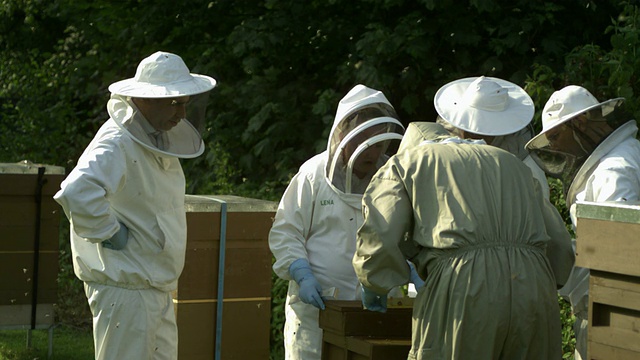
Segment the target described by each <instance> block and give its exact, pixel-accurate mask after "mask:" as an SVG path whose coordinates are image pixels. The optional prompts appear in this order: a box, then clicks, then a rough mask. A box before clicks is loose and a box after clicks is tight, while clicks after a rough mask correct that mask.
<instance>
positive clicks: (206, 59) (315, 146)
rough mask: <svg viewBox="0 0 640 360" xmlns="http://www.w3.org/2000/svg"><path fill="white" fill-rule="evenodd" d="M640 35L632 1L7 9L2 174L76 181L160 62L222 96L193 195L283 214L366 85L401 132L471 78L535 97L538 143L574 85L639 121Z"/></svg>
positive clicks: (2, 21) (5, 2) (196, 3)
mask: <svg viewBox="0 0 640 360" xmlns="http://www.w3.org/2000/svg"><path fill="white" fill-rule="evenodd" d="M639 24H640V17H639V13H638V5H637V1H616V0H604V1H598V2H596V1H590V0H566V1H552V2H550V1H546V2H545V1H530V0H512V1H509V2H505V1H498V0H462V1H458V0H456V1H454V0H442V1H436V0H417V1H416V0H413V1H409V0H362V1H346V0H308V1H296V0H280V1H276V0H253V1H228V0H217V1H211V0H207V1H203V0H191V1H185V2H175V1H169V0H154V1H150V0H118V1H74V0H48V1H45V0H0V162H17V161H21V160H23V159H28V160H31V161H33V162H37V163H44V164H51V165H59V166H65V167H66V168H67V169H68V170H70V169H71V168H72V167H73V166H74V165H75V162H76V161H77V159H78V157H79V156H80V154H81V152H82V151H83V149H84V148H85V147H86V145H87V144H88V143H89V141H90V140H91V138H92V137H93V135H94V133H95V132H96V130H97V129H98V127H99V126H100V125H101V124H102V123H103V122H104V121H105V120H106V119H107V113H106V109H105V105H106V102H107V100H108V98H109V92H108V90H107V87H108V86H109V84H111V83H113V82H115V81H118V80H121V79H123V78H128V77H131V76H133V75H134V73H135V67H136V65H137V63H138V62H139V61H140V60H141V59H142V58H144V57H146V56H148V55H149V54H151V53H153V52H155V51H158V50H163V51H170V52H174V53H177V54H179V55H180V56H181V57H182V58H183V59H184V60H185V62H186V63H187V65H188V66H189V67H190V69H191V70H192V72H195V73H203V74H207V75H210V76H213V77H214V78H216V79H217V81H218V86H217V87H216V88H215V89H214V90H213V92H212V93H211V96H210V104H209V108H208V111H207V124H206V128H205V130H204V133H203V137H204V139H205V143H206V146H207V150H206V151H205V154H204V155H203V156H200V157H198V158H196V159H191V160H185V161H184V162H183V165H184V169H185V173H186V176H187V181H188V186H189V188H188V192H189V193H199V194H236V195H244V196H251V197H257V198H264V199H271V200H277V199H279V197H280V195H281V194H282V192H283V190H284V187H285V186H286V185H287V183H288V181H289V179H290V177H291V176H292V174H293V173H294V172H295V171H296V170H297V168H298V166H299V165H300V164H301V163H302V162H303V161H305V160H306V159H307V158H309V157H311V156H312V155H314V154H315V153H318V152H320V151H323V150H324V149H325V148H326V140H327V136H328V131H329V129H330V126H331V123H332V122H333V117H334V113H335V110H336V107H337V102H338V101H339V99H340V98H341V97H342V96H343V95H344V94H345V93H346V92H347V91H348V90H349V89H350V88H351V87H353V86H354V85H356V84H358V83H362V84H365V85H368V86H370V87H373V88H376V89H379V90H382V91H383V92H384V93H385V94H386V95H387V97H388V98H389V99H390V101H391V102H392V104H394V106H395V107H396V109H397V111H398V113H399V115H400V117H401V120H402V121H403V123H405V124H408V123H409V122H411V121H425V120H426V121H431V120H433V119H435V115H436V114H435V110H434V108H433V95H434V94H435V92H436V91H437V90H438V88H439V87H440V86H442V85H444V84H445V83H447V82H449V81H451V80H454V79H457V78H461V77H469V76H478V75H487V76H495V77H500V78H503V79H507V80H510V81H513V82H515V83H518V84H520V85H523V86H525V85H526V87H525V89H526V90H527V91H528V92H529V94H530V95H531V96H532V97H533V99H534V102H535V104H536V108H537V109H538V110H537V115H536V117H535V125H536V126H537V128H538V129H539V127H540V125H539V122H540V120H539V111H540V109H541V108H542V107H543V105H544V103H545V102H546V100H547V99H548V98H549V96H550V95H551V93H552V92H553V91H554V90H556V89H559V88H561V87H563V86H565V85H568V84H579V85H583V86H585V87H586V88H588V89H589V90H590V91H591V92H593V94H594V95H596V97H598V98H599V99H601V100H605V99H607V98H611V97H617V96H623V97H626V98H627V107H628V109H629V110H630V111H631V112H632V113H633V114H634V115H635V118H638V115H640V104H639V103H638V102H637V101H635V99H634V97H635V94H637V93H638V92H639V91H640V89H639V84H638V71H640V70H638V69H640V67H639V65H640V64H638V62H639V61H640V60H638V56H637V55H638V51H639V48H638V46H639V43H640V36H639V31H638V25H639ZM552 189H553V190H554V194H552V200H553V201H554V203H555V204H556V206H557V207H558V209H559V210H560V211H561V213H563V215H564V216H565V218H566V217H567V214H566V209H565V208H564V199H563V198H562V194H561V191H560V190H559V185H558V183H557V182H552ZM273 289H274V294H273V297H274V299H280V300H282V292H284V291H286V286H285V284H284V283H282V282H281V281H280V282H279V281H278V280H275V286H274V287H273ZM277 308H278V309H280V307H277ZM274 309H275V308H274ZM274 311H275V310H274ZM278 315H279V316H277V318H278V319H279V320H278V321H283V320H282V319H283V317H282V316H281V315H282V314H278ZM276 333H277V332H276ZM276 340H277V342H278V344H280V343H281V339H276ZM569 340H570V339H569ZM569 340H567V341H569ZM280 345H281V344H280ZM569 348H571V346H569ZM278 351H281V349H276V352H278Z"/></svg>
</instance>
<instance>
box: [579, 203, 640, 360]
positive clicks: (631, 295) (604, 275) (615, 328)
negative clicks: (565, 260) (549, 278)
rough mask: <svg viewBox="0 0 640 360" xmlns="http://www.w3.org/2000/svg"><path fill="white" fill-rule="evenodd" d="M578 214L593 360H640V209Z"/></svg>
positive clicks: (600, 206)
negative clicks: (586, 269)
mask: <svg viewBox="0 0 640 360" xmlns="http://www.w3.org/2000/svg"><path fill="white" fill-rule="evenodd" d="M576 210H577V211H576V215H577V219H578V220H577V224H576V229H577V237H576V241H577V245H576V246H577V250H576V266H580V267H584V268H589V269H590V273H591V277H590V280H589V339H588V345H587V346H588V350H587V352H588V355H589V359H616V360H626V359H640V331H639V330H638V329H640V261H638V259H639V258H640V205H630V204H625V203H578V205H577V209H576Z"/></svg>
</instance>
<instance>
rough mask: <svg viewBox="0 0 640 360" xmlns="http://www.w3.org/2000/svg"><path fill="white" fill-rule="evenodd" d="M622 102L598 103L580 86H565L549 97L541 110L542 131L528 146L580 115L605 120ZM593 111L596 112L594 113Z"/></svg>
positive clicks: (611, 100)
mask: <svg viewBox="0 0 640 360" xmlns="http://www.w3.org/2000/svg"><path fill="white" fill-rule="evenodd" d="M623 102H624V98H615V99H610V100H607V101H603V102H599V101H598V99H596V97H595V96H593V95H592V94H591V93H590V92H589V90H587V89H585V88H583V87H582V86H576V85H569V86H566V87H564V88H562V89H560V90H558V91H556V92H554V93H553V94H552V95H551V97H549V100H548V101H547V103H546V104H545V105H544V109H543V110H542V131H541V132H540V134H538V135H536V136H535V137H534V138H533V139H531V141H530V142H529V144H531V145H532V146H535V144H537V143H539V142H540V140H541V138H543V137H545V133H546V132H547V131H549V130H551V129H553V128H555V127H557V126H558V125H561V124H564V123H566V122H567V121H569V120H571V119H573V118H575V117H576V116H578V115H580V114H586V115H596V116H588V117H589V120H592V119H596V118H597V119H600V120H602V119H606V118H607V116H608V115H609V114H611V113H612V112H613V111H614V110H616V109H617V108H618V107H619V106H620V105H622V103H623ZM594 110H596V111H595V112H594ZM529 144H527V147H530V145H529ZM543 145H544V144H543Z"/></svg>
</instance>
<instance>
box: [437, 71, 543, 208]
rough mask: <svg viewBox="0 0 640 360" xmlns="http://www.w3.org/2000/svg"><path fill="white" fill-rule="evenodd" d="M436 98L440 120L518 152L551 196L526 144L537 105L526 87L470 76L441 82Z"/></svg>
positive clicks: (454, 131) (467, 136) (452, 130)
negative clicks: (442, 84)
mask: <svg viewBox="0 0 640 360" xmlns="http://www.w3.org/2000/svg"><path fill="white" fill-rule="evenodd" d="M433 102H434V105H435V108H436V111H437V112H438V119H437V120H436V122H437V123H439V124H441V125H442V126H444V128H445V129H447V130H448V131H449V132H450V133H451V134H452V135H454V136H458V137H460V138H463V139H482V140H484V141H485V142H486V143H487V144H489V145H492V146H495V147H498V148H500V149H502V150H506V151H508V152H510V153H512V154H513V155H515V156H516V157H517V158H518V159H520V160H522V162H524V163H525V165H527V167H529V169H530V170H531V173H532V175H533V177H534V178H535V179H536V180H538V183H539V184H540V187H541V189H542V193H543V194H544V196H545V198H547V199H548V198H549V184H548V183H547V176H546V175H545V173H544V171H542V169H540V167H539V166H538V165H537V164H536V162H535V161H534V160H533V159H532V158H531V156H530V155H529V152H528V151H527V150H526V149H525V147H524V145H525V144H526V143H527V141H529V140H530V139H531V138H532V137H533V135H534V133H533V128H532V127H531V125H530V123H531V120H533V114H534V110H535V108H534V105H533V100H531V97H530V96H529V94H527V92H526V91H524V89H523V88H521V87H520V86H518V85H516V84H514V83H512V82H509V81H506V80H502V79H499V78H495V77H487V76H479V77H469V78H463V79H459V80H455V81H452V82H450V83H448V84H446V85H444V86H442V87H441V88H440V89H439V90H438V92H437V93H436V95H435V97H434V98H433Z"/></svg>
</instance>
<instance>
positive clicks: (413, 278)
mask: <svg viewBox="0 0 640 360" xmlns="http://www.w3.org/2000/svg"><path fill="white" fill-rule="evenodd" d="M407 263H408V264H409V267H410V268H411V274H410V275H409V282H410V283H412V284H413V286H415V288H416V291H418V290H420V288H422V287H423V286H424V281H423V280H422V278H420V275H418V271H417V270H416V267H415V265H413V263H412V262H411V261H409V260H407Z"/></svg>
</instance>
